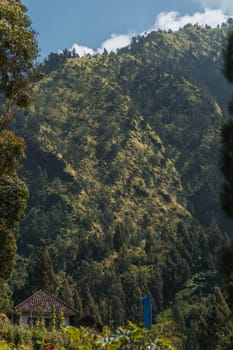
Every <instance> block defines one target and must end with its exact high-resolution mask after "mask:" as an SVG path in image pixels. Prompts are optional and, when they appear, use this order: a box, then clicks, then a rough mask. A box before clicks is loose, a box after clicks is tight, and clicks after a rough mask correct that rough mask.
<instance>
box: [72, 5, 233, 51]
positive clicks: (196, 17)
mask: <svg viewBox="0 0 233 350" xmlns="http://www.w3.org/2000/svg"><path fill="white" fill-rule="evenodd" d="M196 1H198V2H200V3H202V4H203V6H204V5H209V6H214V5H219V4H221V5H222V9H214V8H212V9H211V8H205V9H204V11H203V12H195V13H194V14H193V15H184V16H182V15H181V14H180V13H179V12H176V11H171V12H161V13H160V14H159V15H158V16H157V17H156V20H155V24H154V26H153V27H152V28H150V29H149V30H146V32H147V33H149V32H151V31H153V30H158V29H161V30H169V29H171V30H173V31H176V30H179V29H180V28H182V27H184V26H185V25H186V24H189V23H190V24H196V23H198V24H199V25H201V26H202V25H205V24H208V25H209V26H211V27H216V26H217V25H218V24H221V23H223V22H226V21H227V19H228V18H229V16H228V15H226V12H224V11H223V9H227V8H228V9H230V8H232V10H233V0H229V1H228V0H196ZM137 34H138V33H131V34H112V35H111V36H110V37H109V38H108V39H106V40H105V41H103V42H102V44H101V45H100V47H99V48H98V49H96V50H93V49H92V48H89V47H87V46H82V45H79V44H74V45H73V46H72V48H71V49H70V50H75V52H76V53H77V54H78V55H79V56H80V57H82V56H86V55H87V54H90V55H94V54H97V53H103V51H104V49H106V50H107V51H108V52H116V51H117V50H118V49H120V48H122V47H126V46H128V45H130V43H131V40H132V37H133V36H135V35H137ZM139 35H143V33H139Z"/></svg>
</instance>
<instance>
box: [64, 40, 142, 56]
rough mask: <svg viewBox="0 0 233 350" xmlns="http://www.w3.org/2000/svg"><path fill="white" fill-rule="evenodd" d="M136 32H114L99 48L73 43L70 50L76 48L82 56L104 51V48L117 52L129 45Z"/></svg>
mask: <svg viewBox="0 0 233 350" xmlns="http://www.w3.org/2000/svg"><path fill="white" fill-rule="evenodd" d="M134 35H135V34H119V35H118V34H112V35H111V36H110V38H108V39H106V40H105V41H103V42H102V44H101V45H100V47H99V48H98V49H97V50H93V49H91V48H90V47H87V46H82V45H79V44H73V46H72V47H71V49H70V50H75V52H76V53H77V54H78V55H79V56H80V57H83V56H86V55H88V54H90V55H94V54H96V53H103V52H104V49H105V50H107V51H108V52H116V51H117V50H118V49H121V48H122V47H125V46H128V45H130V43H131V40H132V37H133V36H134Z"/></svg>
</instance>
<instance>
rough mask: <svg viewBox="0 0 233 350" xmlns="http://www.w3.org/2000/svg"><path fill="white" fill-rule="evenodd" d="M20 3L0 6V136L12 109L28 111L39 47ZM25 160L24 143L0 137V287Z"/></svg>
mask: <svg viewBox="0 0 233 350" xmlns="http://www.w3.org/2000/svg"><path fill="white" fill-rule="evenodd" d="M25 13H26V7H25V6H23V5H22V4H21V1H16V0H1V2H0V98H1V99H3V98H4V104H5V112H3V114H2V116H1V117H0V132H2V131H3V130H4V129H5V127H6V126H7V124H8V123H9V122H10V121H11V119H12V118H13V115H14V114H13V106H14V105H16V106H18V107H28V106H29V105H30V103H31V98H30V96H29V94H28V92H27V87H28V85H29V83H30V79H31V78H32V77H33V75H34V76H36V73H35V64H34V62H35V59H36V57H37V54H38V47H37V43H36V39H35V37H36V36H35V32H34V31H33V30H32V28H31V21H30V19H29V18H28V17H27V16H26V14H25ZM23 157H24V142H23V140H22V139H21V138H18V137H16V136H15V135H14V134H13V133H10V132H2V136H1V137H0V243H1V250H0V285H2V284H3V283H5V282H6V281H7V280H8V279H9V278H10V276H11V273H12V270H13V267H14V262H15V256H16V232H17V230H16V228H17V224H18V223H19V221H20V219H21V218H22V215H23V211H24V209H25V206H26V202H27V197H28V192H27V188H26V186H25V184H24V183H23V182H22V181H21V180H20V179H19V178H18V176H17V170H18V168H19V167H20V165H21V161H22V159H23Z"/></svg>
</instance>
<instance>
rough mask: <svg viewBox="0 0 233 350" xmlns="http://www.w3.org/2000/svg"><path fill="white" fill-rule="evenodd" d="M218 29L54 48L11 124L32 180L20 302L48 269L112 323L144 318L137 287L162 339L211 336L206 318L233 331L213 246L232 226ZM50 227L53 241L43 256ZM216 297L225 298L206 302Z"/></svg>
mask: <svg viewBox="0 0 233 350" xmlns="http://www.w3.org/2000/svg"><path fill="white" fill-rule="evenodd" d="M222 33H223V31H222V30H218V29H210V28H201V27H199V26H197V25H195V26H186V27H185V28H184V29H183V30H180V31H178V32H176V33H172V32H169V33H166V32H151V33H149V34H148V35H145V36H142V37H137V38H134V39H133V41H132V44H131V46H130V47H127V48H124V49H121V50H119V52H118V53H117V54H113V53H111V54H105V55H95V56H93V57H83V58H79V57H71V56H72V54H69V53H67V52H65V53H64V54H61V55H59V54H57V55H56V54H55V55H50V57H49V58H48V60H46V62H45V66H44V69H45V70H46V71H47V72H48V75H47V76H46V77H45V78H44V79H43V80H41V81H40V82H38V83H37V84H35V86H34V87H33V96H34V99H35V107H34V110H33V111H30V112H29V111H27V112H25V113H20V114H18V118H17V122H15V123H14V129H15V130H17V133H19V134H21V135H25V138H26V140H27V159H26V161H25V168H24V170H23V174H24V177H25V179H26V181H27V183H28V185H29V188H30V199H29V206H28V209H27V212H26V216H25V219H24V221H23V222H22V224H21V228H20V230H21V235H20V238H19V247H20V254H21V256H22V258H21V260H19V261H21V262H22V261H23V266H24V269H23V272H24V273H23V274H22V278H21V279H20V277H19V276H17V278H16V279H15V282H13V284H12V286H13V288H14V297H15V300H16V301H21V300H22V299H23V297H24V296H28V294H30V292H31V287H30V285H32V286H33V288H41V287H42V282H43V283H44V281H46V283H45V284H44V286H46V287H44V288H48V289H49V290H52V289H53V293H55V294H57V295H58V296H60V297H61V298H64V299H65V301H67V302H69V303H71V304H73V303H74V305H75V306H76V307H78V310H80V317H81V315H82V316H87V315H88V314H90V315H92V316H94V318H95V320H94V321H96V322H97V321H102V322H103V323H104V324H108V325H109V326H110V327H112V326H114V327H115V326H118V325H125V324H127V320H128V319H131V320H132V321H133V322H136V323H140V322H142V305H141V297H142V296H144V295H147V294H150V295H151V297H152V306H153V322H154V323H156V321H157V319H159V324H158V330H159V331H161V333H160V334H159V333H158V337H159V335H160V338H161V337H162V338H166V336H168V338H169V339H171V338H172V340H173V339H174V341H173V343H174V344H175V345H176V347H177V348H181V349H182V346H183V347H185V346H186V348H187V349H191V346H192V344H195V346H196V348H195V347H194V345H193V349H195V350H197V349H198V347H199V348H201V346H204V345H203V344H204V343H203V342H201V339H202V338H203V339H207V340H208V339H209V338H211V337H212V335H211V332H210V331H208V329H207V327H206V325H208V324H209V325H211V327H212V326H213V328H215V329H217V327H219V329H221V330H222V332H223V334H224V335H225V334H226V336H228V339H230V333H231V331H230V325H229V327H228V326H227V327H226V328H224V327H223V326H222V324H221V322H222V321H221V317H217V315H218V314H219V312H218V311H219V308H220V309H225V306H224V303H221V302H219V300H218V298H217V297H216V295H215V294H214V293H215V292H214V287H215V286H216V285H220V281H219V279H218V278H217V277H216V273H215V272H216V268H217V260H218V259H217V255H218V250H219V247H220V246H221V245H222V243H223V242H224V240H225V239H226V237H227V234H228V233H230V232H231V228H230V226H229V225H228V222H227V220H226V218H225V216H224V213H223V212H222V210H221V203H220V200H219V188H220V183H221V174H220V172H219V164H218V151H219V148H220V137H219V127H220V126H221V125H222V123H223V121H224V120H225V118H226V114H227V112H226V108H225V105H226V101H227V99H228V96H229V95H230V90H229V86H228V85H227V83H226V82H225V80H224V78H223V77H222V76H221V69H220V68H221V64H222V60H221V54H222V51H221V50H222V42H223V35H222ZM35 117H36V118H35ZM213 223H214V225H212V224H213ZM223 231H226V232H227V233H226V234H223ZM41 238H43V239H44V240H46V242H47V248H46V249H47V253H46V249H44V252H43V254H42V251H40V253H39V254H38V255H40V254H41V257H40V258H36V264H35V261H34V260H35V258H34V257H35V252H38V246H39V245H40V243H39V242H40V239H41ZM48 257H49V258H48ZM49 261H50V262H49ZM37 267H38V269H37ZM21 268H22V267H21ZM17 271H20V267H19V266H17ZM38 271H40V272H38ZM207 271H208V273H207ZM27 273H28V276H29V277H28V276H25V274H27ZM211 276H212V277H211ZM33 280H34V281H35V280H36V281H37V283H35V284H34V285H33V283H32V284H31V283H30V282H31V281H33ZM26 286H27V287H26ZM179 293H181V294H179ZM25 294H26V295H25ZM176 299H178V300H176ZM198 300H199V301H198ZM211 302H213V303H216V305H218V306H216V309H214V310H212V309H211V308H210V309H211V312H210V313H208V311H207V306H208V307H209V305H210V304H209V303H211ZM192 304H193V306H192ZM165 310H167V311H168V312H167V313H166V311H165ZM160 312H162V316H161V318H160V316H159V313H160ZM163 312H165V313H163ZM215 314H216V324H215V323H214V322H213V318H214V316H213V315H215ZM223 314H224V317H223V319H224V322H225V321H226V317H225V315H226V313H225V311H224V313H223ZM163 315H164V318H163ZM208 322H209V323H208ZM211 322H212V323H211ZM226 322H227V321H226ZM229 322H230V324H231V321H229ZM162 328H163V329H162ZM202 329H203V333H202ZM212 338H213V341H215V342H216V344H217V345H216V347H217V346H223V345H220V344H221V341H220V339H219V336H217V337H216V338H214V337H212ZM155 339H156V337H155ZM190 344H191V345H190ZM211 346H212V345H211ZM214 346H215V345H214ZM189 347H190V348H189Z"/></svg>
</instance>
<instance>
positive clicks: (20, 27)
mask: <svg viewBox="0 0 233 350" xmlns="http://www.w3.org/2000/svg"><path fill="white" fill-rule="evenodd" d="M26 10H27V9H26V7H25V6H23V5H22V4H21V1H15V0H1V2H0V92H1V93H2V94H3V96H4V97H5V98H6V109H5V112H4V113H3V115H2V117H1V119H0V130H3V129H4V128H5V127H6V125H7V124H8V123H9V122H10V121H11V119H12V117H13V109H12V107H13V105H16V106H18V107H28V106H29V105H30V103H31V97H30V95H29V94H28V91H27V87H28V85H29V83H30V80H31V78H32V77H33V76H34V77H35V75H36V73H35V59H36V57H37V55H38V47H37V43H36V39H35V37H36V36H35V32H34V31H33V30H32V28H31V21H30V19H29V17H28V16H26V14H25V13H26Z"/></svg>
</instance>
